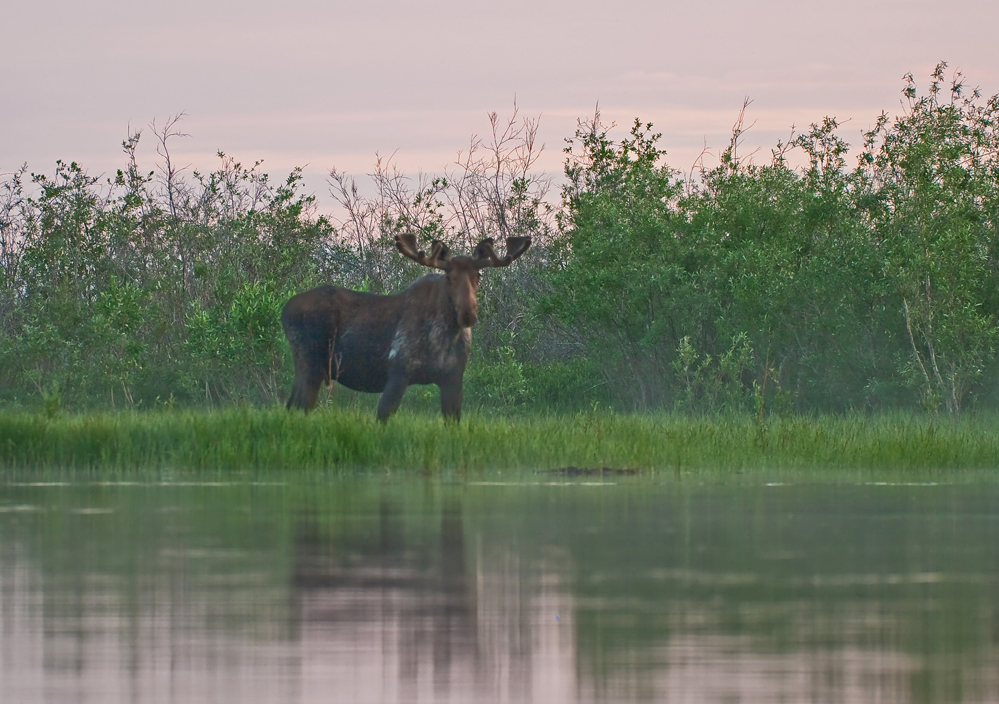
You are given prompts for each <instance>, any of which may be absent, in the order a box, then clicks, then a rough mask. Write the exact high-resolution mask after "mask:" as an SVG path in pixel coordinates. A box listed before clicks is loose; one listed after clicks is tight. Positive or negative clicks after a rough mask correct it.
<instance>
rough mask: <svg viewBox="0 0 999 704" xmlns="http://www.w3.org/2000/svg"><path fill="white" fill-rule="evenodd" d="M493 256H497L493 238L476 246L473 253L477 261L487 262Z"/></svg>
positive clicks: (488, 238)
mask: <svg viewBox="0 0 999 704" xmlns="http://www.w3.org/2000/svg"><path fill="white" fill-rule="evenodd" d="M492 256H496V252H495V251H493V238H492V237H487V238H486V239H484V240H482V241H481V242H479V243H478V244H477V245H476V246H475V251H474V252H473V253H472V258H473V259H475V260H476V261H483V260H487V259H489V258H490V257H492Z"/></svg>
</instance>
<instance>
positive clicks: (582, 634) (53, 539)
mask: <svg viewBox="0 0 999 704" xmlns="http://www.w3.org/2000/svg"><path fill="white" fill-rule="evenodd" d="M492 479H493V480H492V481H481V482H473V481H466V482H457V481H456V482H444V481H439V480H438V481H422V480H405V481H396V480H388V479H383V478H372V477H361V478H353V479H323V480H318V479H316V480H312V481H302V480H298V481H295V480H293V479H290V478H288V477H287V476H285V477H281V476H278V477H276V478H275V477H270V478H268V480H267V481H263V482H251V481H236V482H229V481H219V482H205V483H199V482H184V483H170V482H166V483H161V482H132V483H59V482H55V483H41V482H27V483H25V482H21V483H17V482H10V481H8V482H7V483H5V484H2V485H0V702H17V703H19V704H22V703H23V704H31V703H33V702H77V703H81V702H82V703H86V702H100V703H102V704H104V703H108V702H184V703H185V704H190V703H193V702H227V701H233V702H235V701H239V702H397V701H401V702H413V701H419V702H424V701H426V702H546V703H548V702H553V703H554V702H576V701H584V702H590V701H593V702H618V701H624V702H632V701H637V702H641V701H650V702H651V701H657V702H659V701H666V702H778V701H785V702H851V703H858V702H951V701H952V702H995V701H999V548H997V546H999V485H996V484H992V483H976V484H932V483H930V484H914V485H906V484H863V485H840V484H823V483H800V484H799V483H794V482H790V483H783V484H780V483H778V484H767V483H766V482H764V481H762V480H760V481H748V480H747V482H745V483H738V482H713V483H706V484H698V483H697V482H695V481H677V480H670V481H662V482H658V483H657V482H653V481H649V480H647V479H641V478H632V477H614V478H592V479H587V478H585V477H584V478H579V479H566V480H565V481H562V480H560V479H558V478H555V481H552V479H553V478H552V477H547V476H540V477H539V476H530V475H529V476H523V477H521V476H518V477H515V478H514V479H513V480H512V481H511V480H510V478H508V477H494V478H492Z"/></svg>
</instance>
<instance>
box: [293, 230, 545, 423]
mask: <svg viewBox="0 0 999 704" xmlns="http://www.w3.org/2000/svg"><path fill="white" fill-rule="evenodd" d="M530 243H531V241H530V238H527V237H513V238H509V239H508V240H507V255H506V257H504V258H502V259H501V258H499V257H498V256H497V255H496V253H495V252H494V251H493V248H492V240H483V241H482V242H480V243H479V246H478V247H476V250H475V254H474V255H473V256H471V257H451V256H450V253H449V252H448V250H447V248H446V247H445V246H444V245H442V244H441V243H439V242H435V243H434V246H433V250H432V251H431V255H430V256H429V257H428V256H427V255H425V254H424V253H423V252H422V251H419V252H418V251H416V238H415V237H414V236H412V235H400V236H398V237H396V244H397V247H398V248H399V251H400V252H401V253H402V254H403V255H404V256H406V257H409V258H410V259H413V260H414V261H418V262H420V263H421V264H423V265H425V266H428V267H432V268H436V269H440V270H441V271H442V272H443V274H430V275H427V276H424V277H423V278H421V279H418V280H417V281H415V282H413V284H412V285H410V287H409V288H407V289H406V290H405V291H403V292H402V293H398V294H395V295H391V296H377V295H373V294H369V293H360V292H357V291H349V290H347V289H343V288H338V287H336V286H320V287H319V288H315V289H312V290H311V291H306V292H304V293H300V294H298V295H296V296H293V297H292V298H291V300H289V301H288V303H287V304H286V305H285V307H284V310H283V311H282V313H281V324H282V325H283V326H284V332H285V335H286V336H287V338H288V343H289V344H290V345H291V352H292V358H293V360H294V363H295V381H294V384H293V385H292V388H291V395H290V396H289V397H288V403H287V407H288V409H289V410H290V409H293V408H301V409H302V410H304V411H305V412H309V411H310V410H312V408H313V407H314V406H315V405H316V399H317V397H318V394H319V387H320V386H321V385H322V384H323V383H324V382H325V383H327V384H332V383H333V382H334V381H336V382H338V383H340V384H343V385H344V386H346V387H347V388H349V389H354V390H355V391H366V392H370V393H381V394H382V397H381V400H380V401H379V403H378V419H379V420H381V421H385V420H387V419H388V417H389V416H390V415H392V413H394V412H395V411H396V409H397V408H398V407H399V403H400V402H401V401H402V396H403V394H404V393H405V391H406V387H408V386H409V385H411V384H437V386H438V387H439V388H440V391H441V412H442V413H443V414H444V417H445V419H451V420H458V419H459V418H460V417H461V400H462V378H463V376H464V373H465V365H466V364H467V363H468V355H469V351H470V347H471V341H472V333H471V328H472V326H473V325H475V323H476V321H477V319H478V301H477V300H476V294H477V293H478V289H479V270H480V269H483V268H486V267H496V266H507V265H509V264H510V263H511V262H512V261H514V260H515V259H516V258H517V257H519V256H520V255H521V254H523V253H524V252H526V251H527V248H528V247H529V246H530Z"/></svg>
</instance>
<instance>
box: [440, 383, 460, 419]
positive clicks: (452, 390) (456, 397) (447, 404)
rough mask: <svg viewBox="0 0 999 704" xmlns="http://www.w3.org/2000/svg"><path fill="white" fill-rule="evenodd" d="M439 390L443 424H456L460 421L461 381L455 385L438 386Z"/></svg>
mask: <svg viewBox="0 0 999 704" xmlns="http://www.w3.org/2000/svg"><path fill="white" fill-rule="evenodd" d="M439 386H440V390H441V413H442V414H443V415H444V422H446V423H457V422H458V421H460V420H461V397H462V391H461V380H458V382H457V383H454V382H451V383H446V384H440V385H439Z"/></svg>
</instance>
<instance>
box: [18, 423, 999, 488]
mask: <svg viewBox="0 0 999 704" xmlns="http://www.w3.org/2000/svg"><path fill="white" fill-rule="evenodd" d="M566 466H576V467H583V468H599V467H611V468H615V469H636V470H640V471H642V472H648V473H652V474H655V473H663V472H674V473H675V472H680V473H684V472H708V471H711V472H713V473H722V474H728V473H736V472H747V471H758V470H763V471H767V472H771V473H773V472H775V471H784V470H787V471H802V470H805V471H808V470H823V471H825V470H836V471H839V472H841V473H843V472H861V473H863V472H869V471H870V470H893V471H898V472H902V473H906V472H916V471H930V472H944V471H953V470H994V469H996V468H997V467H999V417H997V416H974V417H971V416H969V417H966V418H962V419H960V420H956V421H955V420H949V419H943V418H939V417H936V418H935V417H930V416H919V415H884V416H873V417H870V416H847V417H843V416H824V417H818V418H804V417H795V418H788V419H778V418H771V419H767V420H765V421H764V422H762V423H761V422H758V421H757V420H756V419H755V418H752V417H687V416H678V415H669V414H644V415H622V414H616V413H604V412H594V413H580V414H576V415H568V416H558V415H545V416H520V417H503V416H500V417H493V416H485V415H480V414H470V415H468V416H467V417H466V418H465V419H463V420H462V422H461V423H460V424H459V425H457V426H453V425H445V424H444V423H443V422H442V421H441V420H440V418H439V417H435V416H432V415H419V414H412V413H406V412H402V413H400V414H398V415H396V416H394V417H393V418H392V419H391V420H390V421H389V423H388V424H387V425H385V426H382V425H379V424H378V423H376V422H375V421H374V419H373V418H372V417H371V414H370V413H368V412H366V411H365V412H360V411H350V410H347V411H344V410H339V411H337V410H332V411H320V412H317V413H314V414H312V415H309V416H304V415H302V414H300V413H287V412H285V411H284V410H279V409H265V410H260V409H250V408H234V409H227V410H219V411H212V412H208V411H176V410H173V411H170V410H164V411H156V412H144V413H110V414H109V413H95V414H79V415H70V414H57V415H56V416H55V417H54V418H48V417H45V416H44V415H31V414H26V413H0V468H4V469H13V470H19V471H29V472H30V471H35V470H49V469H55V470H96V471H109V470H110V471H131V470H136V469H145V470H170V471H187V470H219V471H229V470H253V469H261V470H288V471H295V470H322V471H357V470H376V471H381V470H392V471H408V472H414V473H418V472H452V471H457V472H463V471H466V472H477V471H486V470H550V469H557V468H562V467H566Z"/></svg>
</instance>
